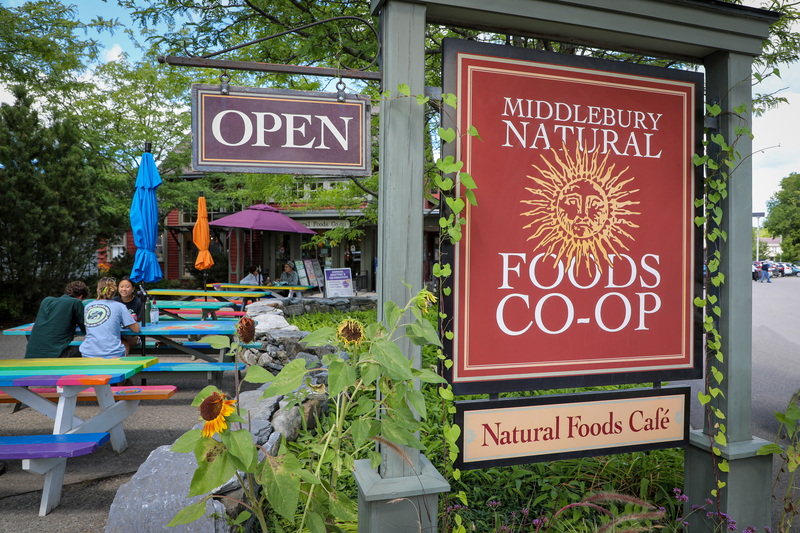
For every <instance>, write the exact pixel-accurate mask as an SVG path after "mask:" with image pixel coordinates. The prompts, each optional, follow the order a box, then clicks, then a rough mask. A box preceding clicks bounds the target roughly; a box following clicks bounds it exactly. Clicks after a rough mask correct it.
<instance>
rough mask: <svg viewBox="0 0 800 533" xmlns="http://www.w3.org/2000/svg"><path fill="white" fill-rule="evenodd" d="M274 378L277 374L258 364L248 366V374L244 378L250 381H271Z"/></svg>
mask: <svg viewBox="0 0 800 533" xmlns="http://www.w3.org/2000/svg"><path fill="white" fill-rule="evenodd" d="M273 379H275V376H273V375H272V374H271V373H270V371H269V370H267V369H266V368H264V367H262V366H258V365H253V366H249V367H247V374H245V376H244V380H245V381H247V382H250V383H269V382H270V381H272V380H273Z"/></svg>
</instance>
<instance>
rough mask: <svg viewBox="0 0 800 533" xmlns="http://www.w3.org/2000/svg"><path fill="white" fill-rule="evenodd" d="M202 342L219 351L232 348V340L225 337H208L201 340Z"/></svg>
mask: <svg viewBox="0 0 800 533" xmlns="http://www.w3.org/2000/svg"><path fill="white" fill-rule="evenodd" d="M200 342H207V343H208V344H210V345H211V347H212V348H215V349H217V350H221V349H222V348H230V347H231V340H230V338H228V337H226V336H225V335H208V336H207V337H203V338H202V339H200Z"/></svg>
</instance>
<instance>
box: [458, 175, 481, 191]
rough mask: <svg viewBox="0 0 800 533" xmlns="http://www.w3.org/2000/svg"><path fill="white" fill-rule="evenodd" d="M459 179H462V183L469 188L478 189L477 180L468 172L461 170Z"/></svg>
mask: <svg viewBox="0 0 800 533" xmlns="http://www.w3.org/2000/svg"><path fill="white" fill-rule="evenodd" d="M458 179H459V180H460V181H461V185H463V186H464V187H466V188H467V189H477V188H478V186H477V185H475V180H473V179H472V176H470V175H469V174H467V173H466V172H459V173H458Z"/></svg>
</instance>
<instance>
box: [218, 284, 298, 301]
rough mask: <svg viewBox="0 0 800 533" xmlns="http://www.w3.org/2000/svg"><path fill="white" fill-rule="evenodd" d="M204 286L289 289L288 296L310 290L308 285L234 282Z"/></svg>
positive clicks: (271, 289)
mask: <svg viewBox="0 0 800 533" xmlns="http://www.w3.org/2000/svg"><path fill="white" fill-rule="evenodd" d="M206 287H209V288H214V289H217V290H218V291H219V290H222V289H225V290H226V291H227V290H228V289H255V290H262V291H289V298H293V297H294V293H295V292H303V291H310V290H311V289H313V288H314V287H313V286H310V285H241V284H235V283H209V284H208V285H206Z"/></svg>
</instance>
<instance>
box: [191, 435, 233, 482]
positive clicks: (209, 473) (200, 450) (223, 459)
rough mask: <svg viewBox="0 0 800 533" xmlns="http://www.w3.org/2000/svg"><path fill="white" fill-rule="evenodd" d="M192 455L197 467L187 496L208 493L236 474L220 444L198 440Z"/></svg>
mask: <svg viewBox="0 0 800 533" xmlns="http://www.w3.org/2000/svg"><path fill="white" fill-rule="evenodd" d="M194 453H195V456H196V457H197V465H198V466H197V470H195V472H194V476H192V482H191V484H190V485H189V494H188V495H189V496H199V495H200V494H205V493H207V492H210V491H212V490H213V489H214V488H216V487H219V486H220V485H222V484H223V483H225V482H226V481H228V480H229V479H230V478H232V477H233V476H234V474H236V466H234V464H233V461H231V457H230V454H229V453H228V452H226V451H225V445H224V444H222V443H221V442H217V441H215V440H213V439H200V440H199V441H197V447H195V450H194Z"/></svg>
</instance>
